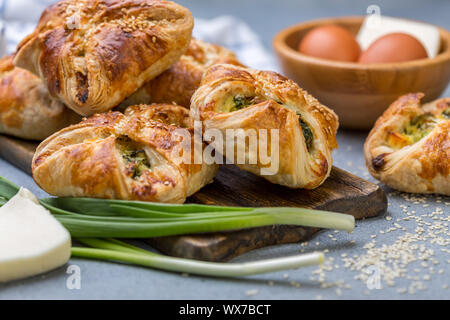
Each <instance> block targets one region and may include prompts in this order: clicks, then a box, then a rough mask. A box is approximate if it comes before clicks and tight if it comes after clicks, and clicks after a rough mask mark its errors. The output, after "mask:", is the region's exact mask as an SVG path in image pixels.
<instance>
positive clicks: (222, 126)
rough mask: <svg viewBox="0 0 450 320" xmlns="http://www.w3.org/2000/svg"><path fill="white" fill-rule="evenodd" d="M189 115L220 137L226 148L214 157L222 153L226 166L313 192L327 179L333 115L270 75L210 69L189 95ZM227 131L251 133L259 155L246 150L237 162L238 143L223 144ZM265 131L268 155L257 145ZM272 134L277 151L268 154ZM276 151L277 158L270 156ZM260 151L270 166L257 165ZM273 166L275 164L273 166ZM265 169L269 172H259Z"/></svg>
mask: <svg viewBox="0 0 450 320" xmlns="http://www.w3.org/2000/svg"><path fill="white" fill-rule="evenodd" d="M190 112H191V117H192V118H193V119H195V120H200V121H202V124H203V128H204V130H205V133H206V132H207V131H208V130H209V129H215V130H219V131H220V132H221V133H222V136H223V137H224V139H225V143H224V144H225V145H227V147H226V148H222V150H216V151H218V152H219V153H222V152H223V153H222V154H224V155H225V157H226V158H227V161H230V160H231V162H233V163H235V164H236V165H237V166H238V167H240V168H242V169H244V170H247V171H250V172H252V173H254V174H257V175H261V176H263V177H264V178H266V179H267V180H269V181H270V182H272V183H277V184H280V185H284V186H287V187H291V188H307V189H312V188H316V187H317V186H319V185H320V184H321V183H322V182H323V181H324V180H325V179H326V178H327V177H328V175H329V173H330V170H331V167H332V162H333V161H332V158H331V152H332V150H333V149H334V148H336V147H337V142H336V132H337V128H338V118H337V116H336V114H335V113H334V112H333V111H331V110H330V109H328V108H327V107H325V106H323V105H321V104H320V103H319V102H318V101H317V100H316V99H315V98H313V97H312V96H310V95H309V94H308V93H307V92H306V91H304V90H302V89H301V88H299V87H298V85H296V84H295V83H294V82H292V81H291V80H288V79H286V78H284V77H282V76H281V75H279V74H277V73H275V72H269V71H257V70H252V69H246V68H242V67H238V66H232V65H227V64H219V65H214V66H212V67H210V68H209V69H208V71H207V72H206V73H205V75H204V77H203V79H202V82H201V86H200V88H199V89H198V90H197V91H196V92H195V94H194V95H193V97H192V102H191V110H190ZM228 129H243V130H244V132H245V133H249V134H250V133H251V132H256V135H257V139H258V143H259V146H258V151H257V150H256V149H254V148H250V147H247V146H246V148H245V150H243V151H244V153H245V154H244V158H245V163H242V161H239V157H240V156H241V157H242V155H239V154H238V153H239V152H238V148H239V146H238V144H239V142H237V140H236V138H235V137H232V138H231V139H229V138H228V136H227V130H228ZM264 129H266V130H268V131H266V132H267V133H266V134H267V136H266V137H267V139H266V140H265V141H266V146H267V150H263V149H265V144H264V143H263V144H261V141H262V139H261V138H262V137H264V136H263V133H264ZM271 129H278V130H277V131H274V134H275V133H276V132H278V141H276V140H274V141H276V142H278V144H277V145H278V148H273V147H274V145H273V144H272V134H271V132H272V131H271ZM238 131H239V130H238ZM249 136H250V135H249ZM233 139H234V140H233ZM230 140H233V141H230ZM249 141H250V140H249ZM233 142H236V143H235V144H234V150H232V154H231V155H230V154H229V151H228V149H227V148H228V145H230V144H231V145H233ZM224 149H227V150H224ZM277 149H278V153H276V152H274V154H272V150H277ZM261 150H263V151H264V152H265V154H267V155H269V156H270V162H269V163H267V159H262V156H261ZM230 158H231V159H230ZM241 159H242V158H241ZM251 159H253V164H252V163H250V160H251ZM247 160H248V161H247ZM273 162H277V163H275V166H274V163H273ZM269 167H270V168H271V169H269V170H270V172H267V170H266V171H265V172H264V170H263V169H267V168H269ZM273 168H276V171H273ZM263 172H264V173H263Z"/></svg>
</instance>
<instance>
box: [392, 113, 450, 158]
mask: <svg viewBox="0 0 450 320" xmlns="http://www.w3.org/2000/svg"><path fill="white" fill-rule="evenodd" d="M447 119H450V108H448V109H446V110H444V111H443V112H442V113H441V114H440V115H438V116H435V115H433V114H431V113H425V114H422V115H420V116H416V117H414V118H413V119H412V120H411V121H410V122H409V123H408V124H406V125H405V126H404V127H403V128H402V129H401V130H399V131H397V132H390V133H389V136H388V145H389V146H390V147H392V148H394V149H401V148H403V147H406V146H409V145H412V144H415V143H417V142H419V141H420V140H422V139H423V138H424V137H426V136H427V135H428V134H429V133H430V132H431V131H432V130H433V128H434V127H435V126H436V124H437V123H439V122H441V121H445V120H447Z"/></svg>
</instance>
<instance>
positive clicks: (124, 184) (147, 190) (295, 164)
mask: <svg viewBox="0 0 450 320" xmlns="http://www.w3.org/2000/svg"><path fill="white" fill-rule="evenodd" d="M193 24H194V21H193V18H192V15H191V13H190V12H189V11H188V10H187V9H186V8H184V7H182V6H180V5H178V4H176V3H173V2H169V1H159V0H62V1H59V2H58V3H56V4H54V5H52V6H50V7H48V8H47V9H46V10H45V11H44V12H43V14H42V16H41V18H40V21H39V23H38V25H37V27H36V29H35V30H34V32H33V33H32V34H30V35H29V36H27V37H26V38H25V39H24V40H23V41H22V42H21V43H20V44H19V46H18V48H17V52H16V53H15V55H14V57H13V58H12V57H8V58H4V59H3V60H2V62H1V63H0V81H1V83H0V98H1V100H0V101H1V103H0V133H6V134H10V135H14V136H18V137H21V138H25V139H35V140H42V139H44V138H46V139H45V140H44V141H43V142H42V143H41V144H40V145H39V147H38V148H37V150H36V153H35V156H34V158H33V162H32V172H33V178H34V179H35V181H36V182H37V184H38V185H40V186H41V187H42V188H43V189H44V190H45V191H47V192H48V193H50V194H52V195H56V196H78V197H98V198H115V199H132V200H144V201H157V202H171V203H183V202H184V201H185V200H186V198H187V197H188V196H190V195H192V194H193V193H195V192H196V191H198V190H199V189H200V188H202V187H203V186H204V185H206V184H207V183H210V182H211V181H212V180H213V178H214V175H215V173H216V172H217V169H218V165H217V164H215V163H207V162H205V161H201V162H200V163H192V164H190V163H185V162H182V161H181V162H180V161H179V160H180V157H179V156H180V154H179V153H180V152H186V150H191V151H192V152H193V150H195V146H194V144H195V141H194V140H195V139H194V134H193V131H194V129H193V123H194V120H200V121H203V123H204V127H203V129H205V130H207V129H218V130H221V131H226V130H227V129H242V130H244V131H245V130H249V129H278V130H279V131H280V133H279V138H280V143H279V157H278V158H279V159H280V163H279V170H278V171H277V172H275V173H274V174H271V175H263V177H264V178H266V179H267V180H269V181H270V182H273V183H276V184H280V185H283V186H287V187H291V188H309V189H311V188H315V187H317V186H319V185H320V184H321V183H323V181H324V180H325V179H326V178H327V177H328V175H329V174H330V170H331V167H332V158H331V152H332V150H333V149H334V148H336V147H337V143H336V131H337V128H338V119H337V116H336V115H335V114H334V112H332V111H331V110H330V109H328V108H327V107H325V106H323V105H321V104H320V103H319V102H318V101H317V100H316V99H314V98H313V97H312V96H310V95H309V94H308V93H307V92H305V91H304V90H302V89H301V88H299V87H298V86H297V85H296V84H295V83H293V82H292V81H290V80H288V79H286V78H284V77H282V76H280V75H278V74H276V73H275V72H267V71H258V70H253V69H249V68H246V67H245V66H243V65H242V64H241V63H240V62H239V61H238V60H237V58H236V56H235V54H234V53H233V52H231V51H230V50H228V49H225V48H222V47H220V46H217V45H213V44H210V43H206V42H203V41H200V40H195V39H192V28H193ZM81 117H88V118H83V119H82V120H81ZM80 120H81V122H80ZM43 123H45V125H42V124H43ZM185 136H188V137H190V138H189V139H187V142H186V139H182V138H183V137H185ZM186 143H187V144H188V146H189V147H192V148H187V147H186V145H185V144H186ZM200 144H201V146H200V147H201V148H206V147H207V145H206V144H205V143H204V142H201V143H200ZM269 147H270V146H269ZM269 147H268V148H269ZM269 149H270V148H269ZM216 151H217V152H218V150H216ZM245 152H246V153H247V154H246V155H245V156H246V158H248V157H251V156H256V158H258V155H252V154H251V152H252V151H251V150H246V151H245ZM223 156H225V157H230V156H229V155H227V154H223ZM264 166H266V164H263V163H262V162H261V161H259V159H257V161H256V163H255V164H242V165H239V167H240V168H242V169H243V170H247V171H250V172H252V173H255V174H261V171H260V170H259V169H261V168H263V167H264Z"/></svg>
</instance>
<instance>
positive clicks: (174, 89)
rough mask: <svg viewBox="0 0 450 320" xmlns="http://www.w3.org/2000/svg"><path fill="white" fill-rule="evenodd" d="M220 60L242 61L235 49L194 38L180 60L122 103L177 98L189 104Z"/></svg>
mask: <svg viewBox="0 0 450 320" xmlns="http://www.w3.org/2000/svg"><path fill="white" fill-rule="evenodd" d="M218 63H228V64H234V65H242V64H241V63H240V62H239V61H238V60H237V58H236V55H235V54H234V53H233V52H232V51H230V50H228V49H226V48H224V47H221V46H218V45H214V44H211V43H207V42H204V41H201V40H197V39H192V40H191V43H190V45H189V47H188V49H187V51H186V52H185V53H184V55H182V56H181V58H180V60H178V61H177V62H176V63H175V64H174V65H173V66H172V67H170V68H169V69H168V70H166V71H165V72H163V73H162V74H161V75H159V76H158V77H156V78H155V79H153V80H150V81H149V82H147V83H146V84H144V86H142V87H141V88H140V89H139V90H138V91H136V92H135V93H134V94H133V95H131V96H130V97H129V98H128V99H126V100H125V101H124V102H123V103H122V104H121V106H120V107H121V108H123V107H127V106H129V105H134V104H141V103H155V102H156V103H172V102H173V103H176V104H178V105H180V106H184V107H187V108H189V105H190V101H191V97H192V95H193V94H194V92H195V90H196V89H197V88H198V87H199V86H200V81H201V80H202V77H203V74H204V73H205V71H206V69H207V68H209V67H210V66H212V65H214V64H218Z"/></svg>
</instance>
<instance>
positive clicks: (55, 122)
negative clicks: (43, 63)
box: [0, 57, 81, 140]
mask: <svg viewBox="0 0 450 320" xmlns="http://www.w3.org/2000/svg"><path fill="white" fill-rule="evenodd" d="M12 60H13V59H12V57H5V58H2V59H0V133H5V134H9V135H12V136H15V137H19V138H22V139H28V140H43V139H45V138H47V137H48V136H49V135H51V134H52V133H54V132H56V131H58V130H60V129H62V128H64V127H67V126H68V125H70V124H73V123H76V122H78V121H80V120H81V117H80V116H78V115H77V114H76V113H74V112H73V111H72V110H70V109H68V108H66V107H65V106H64V105H63V104H62V103H61V102H58V101H56V100H54V99H52V98H51V97H50V95H49V93H48V91H47V88H46V87H45V86H44V84H43V83H42V81H41V79H39V78H38V77H37V76H35V75H34V74H32V73H31V72H28V71H26V70H24V69H21V68H17V67H14V65H13V62H12Z"/></svg>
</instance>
